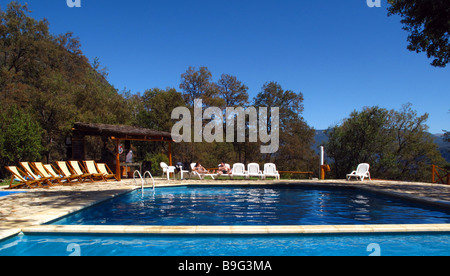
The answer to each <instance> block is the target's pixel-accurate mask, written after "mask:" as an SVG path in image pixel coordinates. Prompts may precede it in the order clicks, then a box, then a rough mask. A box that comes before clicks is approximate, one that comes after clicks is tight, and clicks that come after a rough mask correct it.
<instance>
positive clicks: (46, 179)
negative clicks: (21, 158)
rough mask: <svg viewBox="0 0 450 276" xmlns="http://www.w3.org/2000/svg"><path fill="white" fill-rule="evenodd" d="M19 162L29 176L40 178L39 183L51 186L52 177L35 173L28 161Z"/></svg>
mask: <svg viewBox="0 0 450 276" xmlns="http://www.w3.org/2000/svg"><path fill="white" fill-rule="evenodd" d="M19 164H20V165H21V166H22V168H24V171H25V172H26V173H27V174H28V175H29V176H31V177H32V178H33V179H36V180H41V183H47V184H48V185H49V186H53V185H54V184H53V183H52V177H45V176H42V175H39V174H36V173H35V172H34V171H33V169H32V168H31V165H30V164H29V163H28V162H19Z"/></svg>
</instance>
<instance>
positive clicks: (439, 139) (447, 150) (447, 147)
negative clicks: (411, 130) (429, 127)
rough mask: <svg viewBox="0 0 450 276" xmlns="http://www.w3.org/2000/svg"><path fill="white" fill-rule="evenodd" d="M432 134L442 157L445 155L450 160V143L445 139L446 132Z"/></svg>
mask: <svg viewBox="0 0 450 276" xmlns="http://www.w3.org/2000/svg"><path fill="white" fill-rule="evenodd" d="M431 136H433V138H434V142H435V143H436V145H438V147H439V151H440V152H441V154H442V157H444V159H445V160H447V162H450V143H447V142H446V141H444V134H443V133H438V134H431Z"/></svg>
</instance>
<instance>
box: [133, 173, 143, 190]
mask: <svg viewBox="0 0 450 276" xmlns="http://www.w3.org/2000/svg"><path fill="white" fill-rule="evenodd" d="M136 173H137V174H138V176H139V178H140V179H141V188H142V190H144V180H143V179H142V175H141V172H140V171H138V170H135V171H134V173H133V179H134V184H136V185H137V183H136Z"/></svg>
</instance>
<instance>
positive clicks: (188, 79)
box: [180, 67, 223, 108]
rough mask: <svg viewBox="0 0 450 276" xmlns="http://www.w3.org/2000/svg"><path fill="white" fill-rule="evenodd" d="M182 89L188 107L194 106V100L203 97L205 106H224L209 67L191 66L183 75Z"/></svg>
mask: <svg viewBox="0 0 450 276" xmlns="http://www.w3.org/2000/svg"><path fill="white" fill-rule="evenodd" d="M180 89H182V91H183V97H184V100H185V102H186V104H187V105H188V107H190V108H193V107H194V100H195V99H201V100H203V104H204V105H205V106H222V105H223V101H222V100H221V99H220V98H219V97H218V93H219V91H218V88H217V85H216V84H215V83H214V82H213V81H212V73H211V72H210V71H209V70H208V68H207V67H200V68H199V69H198V70H196V68H195V67H189V68H188V69H187V70H186V72H185V73H183V74H182V75H181V84H180Z"/></svg>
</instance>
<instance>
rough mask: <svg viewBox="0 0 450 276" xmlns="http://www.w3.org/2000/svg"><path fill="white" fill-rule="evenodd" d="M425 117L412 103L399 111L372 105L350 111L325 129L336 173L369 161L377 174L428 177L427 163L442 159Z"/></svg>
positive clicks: (339, 174) (339, 175) (413, 178)
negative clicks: (339, 121) (340, 121)
mask: <svg viewBox="0 0 450 276" xmlns="http://www.w3.org/2000/svg"><path fill="white" fill-rule="evenodd" d="M427 118H428V114H423V115H421V116H418V114H417V112H416V111H415V110H413V109H412V108H411V104H406V105H403V106H402V108H401V109H400V110H399V111H396V110H386V109H384V108H380V107H377V106H375V107H366V108H364V109H363V110H362V111H361V112H358V111H354V112H352V113H351V114H350V117H349V118H347V119H345V120H344V122H343V123H342V124H341V125H339V126H335V127H333V128H331V129H330V130H329V131H328V133H327V135H328V136H329V141H328V143H327V145H326V147H327V151H328V156H330V157H331V158H332V159H334V164H333V166H334V172H335V174H336V177H337V178H343V177H345V175H346V174H347V173H350V172H351V171H352V170H353V169H354V168H355V167H356V165H357V164H359V163H369V164H370V165H371V174H372V175H373V176H375V177H377V178H384V179H390V180H407V181H428V180H429V179H430V175H431V170H430V166H431V165H432V164H436V165H441V164H443V163H445V162H444V160H443V158H442V156H441V154H440V153H439V151H438V148H437V145H436V144H435V143H434V141H433V139H432V137H431V135H430V134H429V133H428V132H427V129H428V126H427V125H426V124H425V122H426V120H427Z"/></svg>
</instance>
